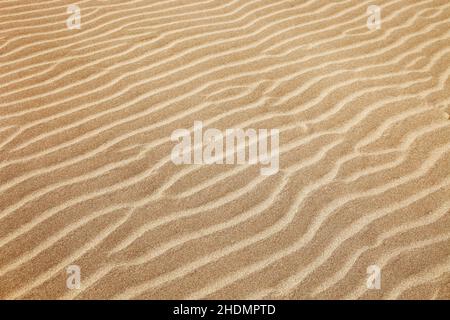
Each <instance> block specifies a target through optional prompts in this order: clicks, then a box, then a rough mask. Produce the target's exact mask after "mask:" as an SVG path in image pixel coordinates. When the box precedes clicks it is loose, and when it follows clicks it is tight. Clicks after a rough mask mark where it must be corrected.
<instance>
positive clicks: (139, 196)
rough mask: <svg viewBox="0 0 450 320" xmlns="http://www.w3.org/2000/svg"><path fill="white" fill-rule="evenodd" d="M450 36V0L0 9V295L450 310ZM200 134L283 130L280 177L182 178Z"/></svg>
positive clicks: (208, 1)
mask: <svg viewBox="0 0 450 320" xmlns="http://www.w3.org/2000/svg"><path fill="white" fill-rule="evenodd" d="M375 2H376V3H375ZM71 4H76V5H78V6H79V8H81V28H80V29H68V28H67V25H66V21H67V19H68V18H69V16H70V13H67V7H68V6H69V5H71ZM372 4H376V5H378V6H380V8H381V9H382V11H381V22H382V24H381V26H380V28H379V29H376V28H375V29H373V30H370V29H369V28H368V26H367V19H368V14H367V8H368V7H369V6H370V5H372ZM449 27H450V2H449V1H448V0H414V1H411V0H377V1H366V0H347V1H344V0H342V1H330V0H290V1H282V0H267V1H266V0H226V1H223V0H189V1H181V0H160V1H154V0H133V1H124V0H110V1H100V0H80V1H66V0H64V1H60V0H33V1H31V0H30V1H28V0H15V1H13V0H11V1H1V2H0V97H1V98H0V151H1V152H0V298H1V299H44V298H45V299H236V298H239V299H268V298H269V299H449V298H450V201H449V199H450V121H449V113H450V90H449V89H450V79H449V69H450V64H449V61H450V32H449V30H450V28H449ZM194 121H202V123H203V124H204V126H206V127H211V128H217V129H218V130H226V129H227V128H235V127H238V128H255V129H259V128H263V129H279V132H280V136H279V139H280V141H279V146H280V157H279V171H278V172H277V173H276V174H273V175H269V176H264V175H261V173H260V166H258V165H251V164H245V165H233V164H229V165H205V164H203V165H200V164H191V165H188V164H184V165H176V164H174V163H173V162H172V161H171V158H170V154H171V151H172V148H173V147H174V142H173V141H171V134H172V132H173V131H174V130H177V129H180V128H191V127H192V125H193V123H194ZM73 265H75V266H79V268H80V272H81V274H80V276H81V278H80V279H81V285H80V289H73V288H68V287H67V279H68V277H69V276H70V274H68V273H67V268H68V267H69V266H73ZM370 266H377V267H378V268H379V269H380V271H381V280H380V284H381V287H380V289H377V288H371V289H368V287H367V279H368V278H370V274H368V273H367V270H368V268H369V267H370Z"/></svg>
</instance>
